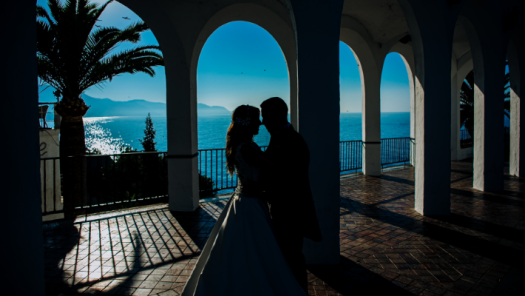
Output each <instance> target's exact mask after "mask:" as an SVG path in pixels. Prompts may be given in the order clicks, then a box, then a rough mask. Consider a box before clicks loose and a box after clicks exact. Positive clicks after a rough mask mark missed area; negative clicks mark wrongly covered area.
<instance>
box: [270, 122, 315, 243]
mask: <svg viewBox="0 0 525 296" xmlns="http://www.w3.org/2000/svg"><path fill="white" fill-rule="evenodd" d="M264 153H265V155H266V157H267V158H269V159H270V160H271V162H272V163H273V164H275V165H276V166H277V168H274V169H270V170H268V171H264V172H263V180H264V181H263V183H264V184H263V186H264V187H265V196H266V197H267V200H268V202H269V203H270V213H271V215H272V221H273V224H274V226H275V227H281V228H283V227H284V228H285V229H286V230H287V231H288V230H289V231H293V232H295V233H297V232H298V233H300V234H301V235H302V236H303V237H306V238H309V239H312V240H314V241H320V240H321V230H320V229H319V223H318V221H317V215H316V212H315V206H314V201H313V197H312V191H311V189H310V181H309V177H308V167H309V165H310V151H309V150H308V146H307V145H306V142H305V141H304V139H303V137H302V136H301V135H300V134H299V133H297V132H296V131H295V130H294V128H293V127H292V126H288V127H286V128H285V129H284V130H282V131H281V132H280V133H278V134H277V135H275V136H273V135H272V137H271V139H270V144H269V145H268V148H267V149H266V151H265V152H264Z"/></svg>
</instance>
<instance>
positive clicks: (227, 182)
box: [199, 146, 268, 195]
mask: <svg viewBox="0 0 525 296" xmlns="http://www.w3.org/2000/svg"><path fill="white" fill-rule="evenodd" d="M266 148H268V146H261V149H262V150H263V151H265V150H266ZM199 174H200V175H201V177H199V181H200V189H201V195H208V194H213V193H215V192H217V191H219V190H225V189H232V188H236V187H237V177H236V176H231V175H229V174H228V172H227V170H226V149H225V148H219V149H200V150H199ZM203 177H206V178H208V179H206V178H203ZM203 183H205V184H203Z"/></svg>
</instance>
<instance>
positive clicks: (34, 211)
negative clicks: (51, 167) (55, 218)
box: [0, 1, 45, 295]
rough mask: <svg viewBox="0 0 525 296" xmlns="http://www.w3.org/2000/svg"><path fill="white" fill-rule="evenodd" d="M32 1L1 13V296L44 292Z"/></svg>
mask: <svg viewBox="0 0 525 296" xmlns="http://www.w3.org/2000/svg"><path fill="white" fill-rule="evenodd" d="M35 3H36V1H10V2H7V3H5V4H7V7H5V6H4V7H3V8H2V9H1V10H0V28H1V29H0V30H1V33H2V37H3V38H6V39H5V40H11V41H12V42H10V43H9V45H4V46H1V47H0V69H1V71H2V79H0V89H2V111H3V112H2V122H4V123H5V124H4V125H3V127H4V128H3V134H2V145H0V147H1V150H0V151H1V155H3V156H4V158H3V159H2V178H0V188H2V193H1V196H2V209H3V211H2V215H0V222H1V223H2V225H4V227H3V229H2V244H1V246H0V250H1V252H2V254H4V255H5V256H3V258H2V267H3V268H4V272H2V277H1V278H0V285H1V286H2V292H1V293H2V295H20V294H24V295H44V294H45V287H44V281H45V280H44V248H43V237H42V210H41V204H40V202H41V196H40V154H39V140H38V125H39V124H38V87H37V68H36V23H35V17H36V14H35V7H36V6H35ZM22 274H23V275H22Z"/></svg>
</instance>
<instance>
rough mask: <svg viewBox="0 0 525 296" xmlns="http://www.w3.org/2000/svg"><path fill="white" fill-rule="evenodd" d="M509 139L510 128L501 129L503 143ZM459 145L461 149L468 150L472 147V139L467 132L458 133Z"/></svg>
mask: <svg viewBox="0 0 525 296" xmlns="http://www.w3.org/2000/svg"><path fill="white" fill-rule="evenodd" d="M509 139H510V127H507V126H505V127H503V141H505V142H507V141H509ZM459 144H460V147H461V148H468V147H472V146H473V145H474V139H473V138H472V135H471V134H469V132H468V131H467V130H460V131H459Z"/></svg>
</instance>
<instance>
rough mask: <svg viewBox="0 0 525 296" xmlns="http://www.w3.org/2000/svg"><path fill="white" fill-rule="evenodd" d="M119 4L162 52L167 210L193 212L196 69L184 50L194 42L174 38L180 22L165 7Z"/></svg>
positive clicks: (128, 0)
mask: <svg viewBox="0 0 525 296" xmlns="http://www.w3.org/2000/svg"><path fill="white" fill-rule="evenodd" d="M120 2H122V3H123V4H124V5H126V6H127V7H128V8H130V9H132V10H133V11H134V12H136V13H137V14H138V15H139V16H140V17H141V18H142V19H143V20H144V21H145V22H146V23H147V24H148V26H149V27H150V28H151V31H152V32H153V33H154V34H155V37H156V38H157V41H158V42H159V45H160V47H161V48H162V55H163V56H164V68H165V71H166V116H167V134H168V194H169V209H170V210H171V211H193V210H195V209H196V208H197V207H198V206H199V175H198V170H199V168H198V154H197V153H198V146H197V145H198V142H197V141H198V137H197V83H196V80H197V74H196V73H197V66H196V63H195V65H193V64H192V63H191V55H189V56H188V52H187V49H188V48H193V47H194V45H195V40H192V41H190V42H189V43H191V44H185V43H184V41H183V39H182V38H181V36H179V35H178V32H179V30H178V28H177V27H176V25H175V24H177V25H181V23H180V22H178V21H180V19H179V18H177V16H176V15H174V14H167V13H166V11H169V10H170V8H169V5H168V4H169V3H165V2H162V1H153V0H151V1H139V0H120ZM193 17H197V16H195V15H193ZM199 17H201V16H199ZM192 28H193V27H192ZM194 29H195V28H194ZM184 31H185V33H186V34H188V35H191V34H198V32H195V30H184ZM186 37H187V36H186ZM186 42H188V41H186Z"/></svg>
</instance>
